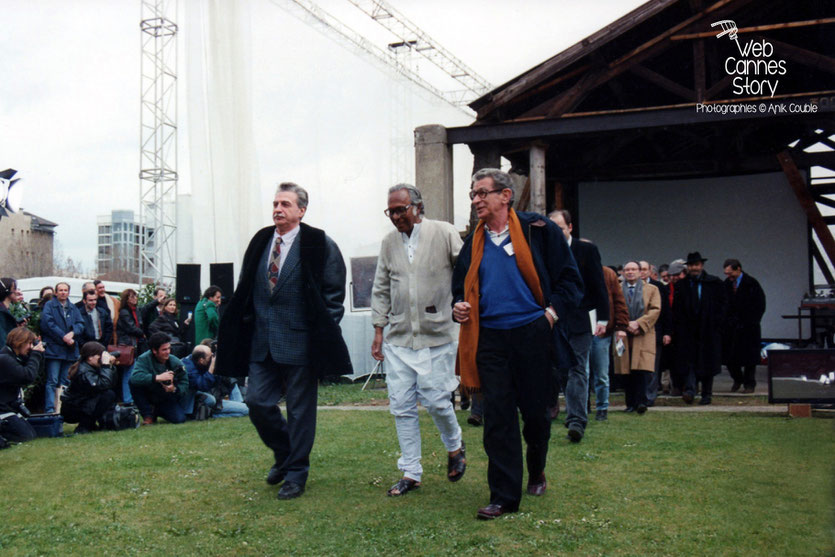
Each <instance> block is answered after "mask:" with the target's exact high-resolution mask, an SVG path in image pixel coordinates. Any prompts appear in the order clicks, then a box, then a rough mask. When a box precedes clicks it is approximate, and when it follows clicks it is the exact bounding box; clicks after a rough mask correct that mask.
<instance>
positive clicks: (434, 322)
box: [371, 184, 466, 496]
mask: <svg viewBox="0 0 835 557" xmlns="http://www.w3.org/2000/svg"><path fill="white" fill-rule="evenodd" d="M385 213H386V216H387V217H389V218H390V219H391V222H392V224H393V225H394V226H395V228H396V229H397V230H394V231H392V232H391V233H389V234H388V235H387V236H386V237H385V238H384V239H383V244H382V246H381V248H380V256H379V258H378V259H377V272H376V274H375V276H374V286H373V288H372V291H371V312H372V321H373V324H374V341H373V343H372V345H371V355H372V356H373V357H374V358H375V359H376V360H379V361H383V360H385V362H386V368H385V370H386V386H387V387H388V393H389V409H390V411H391V413H392V414H393V415H394V420H395V426H396V428H397V438H398V440H399V442H400V452H401V457H400V459H399V460H398V461H397V467H398V468H399V469H400V470H401V471H402V472H403V477H402V478H401V479H400V480H399V481H398V482H397V483H396V484H395V485H393V486H392V487H391V489H389V491H388V494H389V495H390V496H399V495H404V494H406V493H407V492H409V491H411V490H413V489H417V488H418V487H420V482H421V476H422V473H423V468H422V466H421V463H420V426H419V423H418V409H417V404H418V401H420V403H421V404H422V405H423V407H424V408H426V409H427V410H428V411H429V415H430V416H432V419H433V420H434V421H435V425H436V426H437V427H438V430H439V431H440V433H441V440H442V441H443V443H444V446H445V447H446V450H447V453H448V459H447V478H448V479H449V481H451V482H455V481H458V480H460V479H461V477H462V476H463V475H464V470H465V469H466V460H465V458H464V443H463V441H462V440H461V427H460V426H459V425H458V419H457V418H456V416H455V411H454V409H453V407H452V401H451V400H450V396H449V393H450V392H452V391H454V390H455V388H456V387H457V386H458V380H457V378H456V377H455V355H456V351H457V342H456V341H455V339H456V337H457V335H458V325H456V324H455V323H454V322H453V321H452V291H451V289H450V285H451V284H452V268H453V266H454V265H455V260H456V259H457V257H458V252H459V251H460V250H461V244H462V242H461V236H460V235H459V234H458V232H456V230H455V228H454V227H453V226H452V225H451V224H449V223H446V222H441V221H434V220H429V219H425V218H424V217H423V200H422V198H421V195H420V192H419V191H418V190H417V188H415V187H414V186H410V185H408V184H398V185H396V186H394V187H392V188H391V189H390V190H389V196H388V209H386V210H385ZM386 326H388V327H389V329H388V334H387V335H386V339H385V342H384V341H383V329H384V328H385V327H386Z"/></svg>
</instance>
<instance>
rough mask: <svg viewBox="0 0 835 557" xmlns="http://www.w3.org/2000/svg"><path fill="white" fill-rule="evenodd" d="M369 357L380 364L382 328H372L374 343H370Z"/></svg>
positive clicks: (381, 359) (381, 358)
mask: <svg viewBox="0 0 835 557" xmlns="http://www.w3.org/2000/svg"><path fill="white" fill-rule="evenodd" d="M371 357H372V358H374V359H375V360H377V361H378V362H382V361H383V359H384V357H383V328H382V327H374V341H373V342H372V343H371Z"/></svg>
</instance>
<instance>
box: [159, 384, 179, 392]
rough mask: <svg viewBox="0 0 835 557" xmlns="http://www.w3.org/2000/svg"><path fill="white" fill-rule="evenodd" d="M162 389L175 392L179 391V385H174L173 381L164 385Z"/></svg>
mask: <svg viewBox="0 0 835 557" xmlns="http://www.w3.org/2000/svg"><path fill="white" fill-rule="evenodd" d="M162 390H163V391H165V392H166V393H173V392H176V391H177V387H176V386H175V385H174V383H171V384H170V385H163V386H162Z"/></svg>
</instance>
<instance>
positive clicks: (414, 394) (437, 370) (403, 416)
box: [383, 342, 461, 481]
mask: <svg viewBox="0 0 835 557" xmlns="http://www.w3.org/2000/svg"><path fill="white" fill-rule="evenodd" d="M457 344H458V343H457V342H450V343H448V344H444V345H441V346H433V347H431V348H422V349H420V350H412V349H411V348H405V347H402V346H392V345H391V344H389V343H388V342H384V343H383V356H384V357H385V371H386V386H387V387H388V394H389V410H390V411H391V413H392V414H393V415H394V422H395V426H396V428H397V439H398V440H399V441H400V453H401V456H400V458H399V459H398V460H397V468H398V469H400V470H402V471H403V475H404V476H407V477H409V478H412V479H413V480H416V481H420V479H421V475H422V474H423V467H422V466H421V464H420V424H419V422H418V408H417V405H418V401H420V403H421V404H422V405H423V407H424V408H426V410H427V411H428V412H429V415H430V416H432V420H433V421H434V422H435V426H436V427H437V428H438V431H439V432H440V433H441V441H442V442H443V444H444V447H446V450H447V452H452V451H456V450H458V449H460V448H461V426H459V425H458V418H457V417H456V416H455V410H454V409H453V407H452V400H451V398H450V397H451V394H452V391H454V390H455V389H456V387H458V378H456V377H455V355H456V353H457V349H458V346H457Z"/></svg>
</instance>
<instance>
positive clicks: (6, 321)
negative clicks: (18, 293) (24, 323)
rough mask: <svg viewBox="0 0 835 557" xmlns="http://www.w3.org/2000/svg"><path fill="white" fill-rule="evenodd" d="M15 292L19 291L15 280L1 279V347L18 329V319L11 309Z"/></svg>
mask: <svg viewBox="0 0 835 557" xmlns="http://www.w3.org/2000/svg"><path fill="white" fill-rule="evenodd" d="M15 290H17V283H16V281H15V279H13V278H9V277H3V278H0V345H2V344H5V342H6V335H8V334H9V332H11V330H12V329H14V328H15V327H17V319H15V317H14V315H12V312H11V311H10V309H9V308H11V306H12V302H14V292H15Z"/></svg>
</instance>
